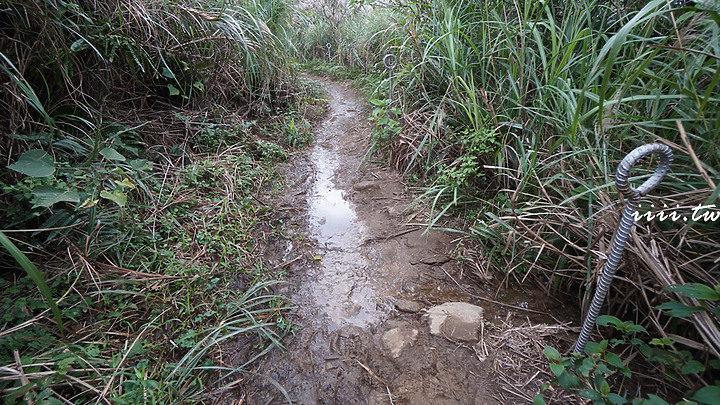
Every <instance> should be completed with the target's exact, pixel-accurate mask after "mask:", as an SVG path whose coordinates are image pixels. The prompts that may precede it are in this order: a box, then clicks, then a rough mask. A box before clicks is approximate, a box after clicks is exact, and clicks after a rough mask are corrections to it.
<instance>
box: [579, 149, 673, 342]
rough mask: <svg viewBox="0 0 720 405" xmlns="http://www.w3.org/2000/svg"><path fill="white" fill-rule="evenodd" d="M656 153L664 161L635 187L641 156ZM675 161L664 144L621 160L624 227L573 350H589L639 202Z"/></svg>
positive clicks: (617, 182) (618, 182) (618, 181)
mask: <svg viewBox="0 0 720 405" xmlns="http://www.w3.org/2000/svg"><path fill="white" fill-rule="evenodd" d="M653 153H657V154H658V155H660V163H658V166H657V168H656V169H655V172H654V173H653V175H652V176H651V177H650V178H649V179H647V180H646V181H645V182H644V183H643V184H642V185H640V187H638V188H637V189H636V188H633V187H632V186H631V185H630V183H629V181H628V177H629V175H630V170H631V169H632V168H633V166H635V163H637V162H638V161H639V160H640V159H642V158H644V157H645V156H647V155H650V154H653ZM672 160H673V153H672V150H670V147H668V146H667V145H663V144H661V143H652V144H649V145H643V146H640V147H638V148H635V150H633V151H632V152H630V153H628V155H627V156H625V159H623V160H622V162H620V165H619V166H618V168H617V173H616V174H615V185H616V186H617V188H618V191H620V192H621V193H622V194H623V195H624V196H625V197H626V198H627V202H626V204H625V210H624V211H623V215H622V219H621V220H620V226H619V227H618V230H617V232H615V239H614V240H613V244H612V247H611V248H610V256H609V257H608V259H607V262H605V268H604V269H603V274H602V276H600V281H599V282H598V286H597V289H596V290H595V295H594V296H593V299H592V303H591V304H590V308H589V310H588V314H587V316H586V317H585V322H583V327H582V331H580V336H579V337H578V340H577V343H576V344H575V348H574V349H573V352H575V353H580V352H582V351H583V350H584V349H585V344H587V342H588V339H589V338H590V332H591V331H592V329H593V328H594V327H595V321H596V319H597V317H598V314H599V313H600V308H601V307H602V304H603V301H605V296H606V295H607V292H608V289H609V288H610V283H611V282H612V279H613V276H614V275H615V270H617V266H618V264H619V263H620V259H621V258H622V254H623V250H625V244H626V243H627V240H628V237H629V236H630V230H631V229H632V226H633V225H634V224H635V220H634V218H633V214H634V213H635V211H637V208H638V205H640V198H641V197H642V196H645V195H647V193H649V192H650V191H652V189H654V188H655V187H657V185H658V184H660V182H661V181H662V180H663V178H664V177H665V175H666V174H667V172H668V171H669V170H670V165H671V164H672Z"/></svg>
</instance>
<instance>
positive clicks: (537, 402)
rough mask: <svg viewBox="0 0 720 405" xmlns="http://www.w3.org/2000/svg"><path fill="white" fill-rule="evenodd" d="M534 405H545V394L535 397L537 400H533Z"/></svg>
mask: <svg viewBox="0 0 720 405" xmlns="http://www.w3.org/2000/svg"><path fill="white" fill-rule="evenodd" d="M533 405H545V398H544V397H543V394H537V395H535V398H533Z"/></svg>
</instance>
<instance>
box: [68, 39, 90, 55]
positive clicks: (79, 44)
mask: <svg viewBox="0 0 720 405" xmlns="http://www.w3.org/2000/svg"><path fill="white" fill-rule="evenodd" d="M88 48H89V46H88V43H87V41H86V40H85V38H80V39H78V40H77V41H75V42H73V43H72V45H70V52H80V51H84V50H85V49H88Z"/></svg>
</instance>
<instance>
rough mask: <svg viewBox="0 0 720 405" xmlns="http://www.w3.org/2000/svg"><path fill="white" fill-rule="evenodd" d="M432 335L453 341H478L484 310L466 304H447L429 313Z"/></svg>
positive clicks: (430, 310)
mask: <svg viewBox="0 0 720 405" xmlns="http://www.w3.org/2000/svg"><path fill="white" fill-rule="evenodd" d="M427 319H428V324H429V326H430V333H431V334H433V335H436V336H443V337H447V338H449V339H453V340H462V341H477V340H478V332H479V331H480V327H481V326H482V322H483V309H482V308H481V307H479V306H477V305H472V304H468V303H466V302H447V303H445V304H442V305H437V306H434V307H432V308H430V309H428V311H427Z"/></svg>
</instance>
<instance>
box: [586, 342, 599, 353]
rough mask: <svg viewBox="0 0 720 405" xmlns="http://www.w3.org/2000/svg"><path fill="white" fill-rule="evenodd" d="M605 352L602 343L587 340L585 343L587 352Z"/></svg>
mask: <svg viewBox="0 0 720 405" xmlns="http://www.w3.org/2000/svg"><path fill="white" fill-rule="evenodd" d="M603 352H604V350H603V347H602V345H600V343H596V342H587V344H586V345H585V353H587V354H602V353H603Z"/></svg>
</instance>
